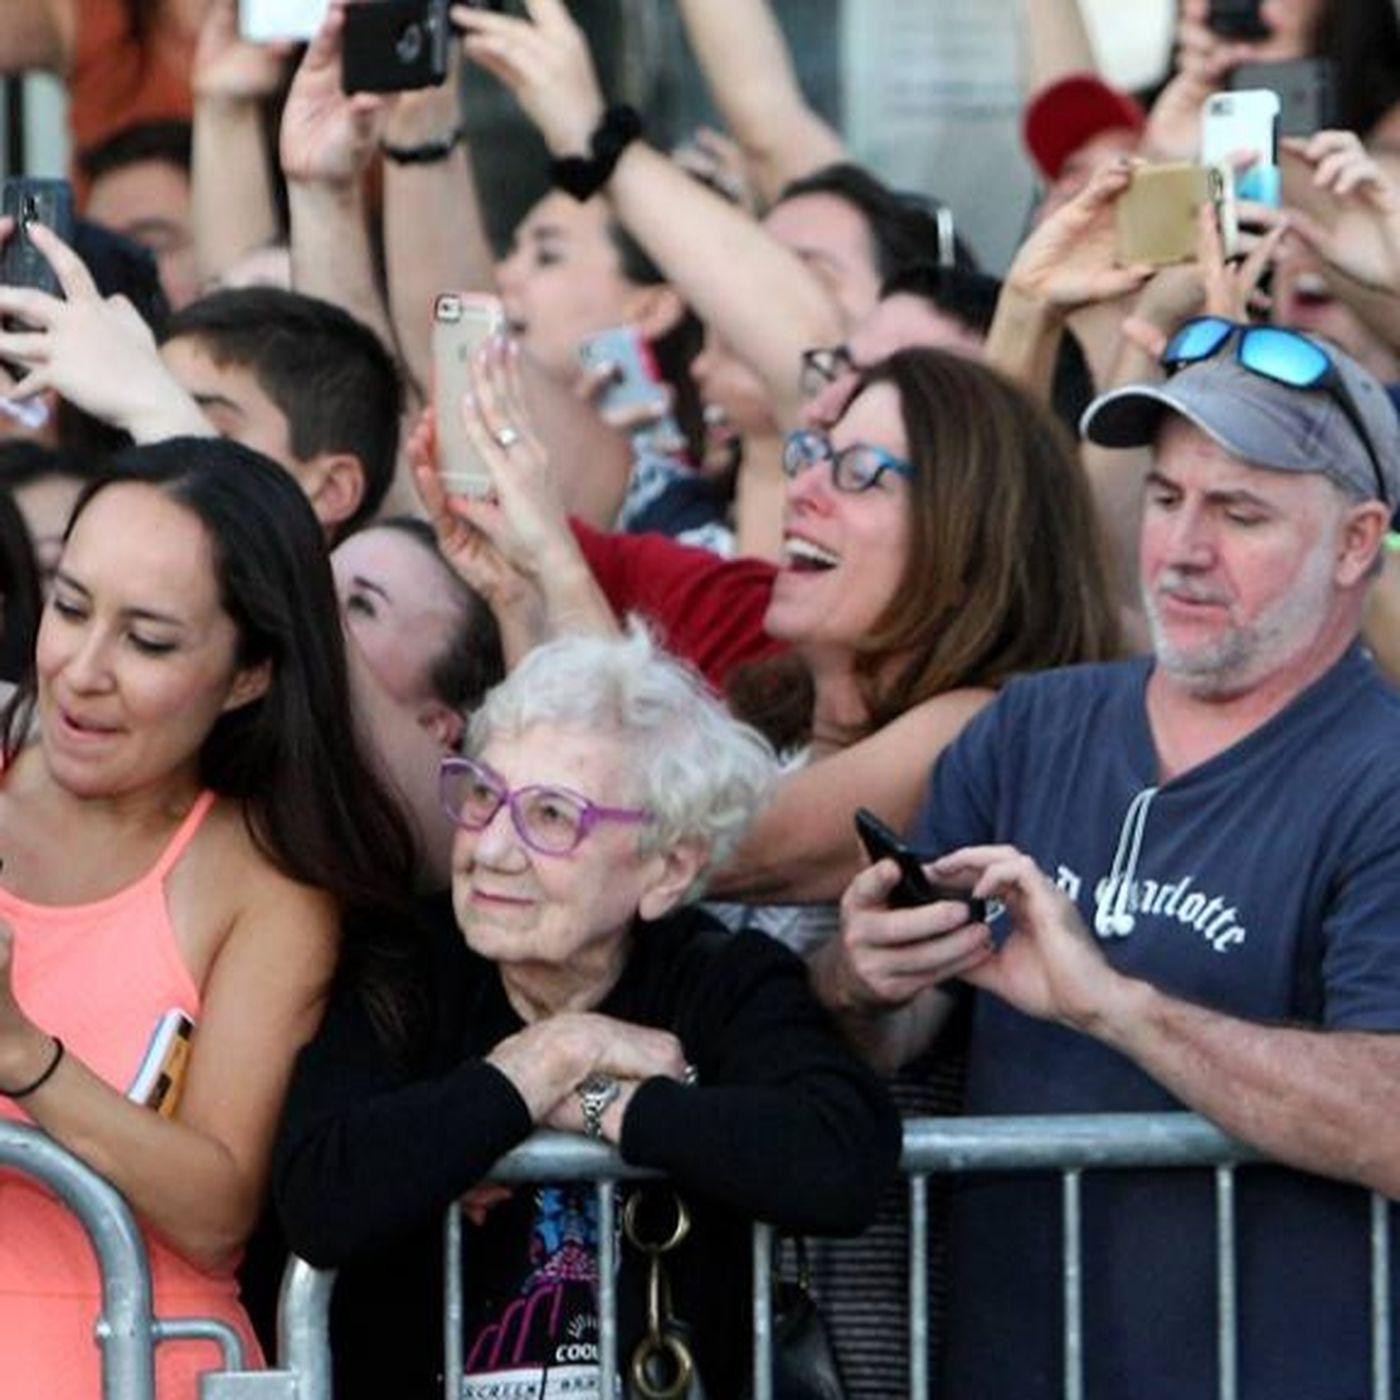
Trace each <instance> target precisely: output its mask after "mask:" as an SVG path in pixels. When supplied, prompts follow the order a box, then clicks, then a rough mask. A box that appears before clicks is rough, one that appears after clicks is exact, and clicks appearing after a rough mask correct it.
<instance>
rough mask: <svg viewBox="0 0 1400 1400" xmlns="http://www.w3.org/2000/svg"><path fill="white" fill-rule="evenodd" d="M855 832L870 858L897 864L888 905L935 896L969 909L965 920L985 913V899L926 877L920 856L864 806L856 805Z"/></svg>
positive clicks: (977, 920)
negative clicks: (897, 877) (897, 878)
mask: <svg viewBox="0 0 1400 1400" xmlns="http://www.w3.org/2000/svg"><path fill="white" fill-rule="evenodd" d="M856 834H857V835H858V836H859V837H860V842H861V845H863V846H864V847H865V849H866V853H867V854H868V855H869V856H870V859H871V860H872V861H877V860H892V861H894V863H895V864H896V865H897V866H899V882H898V884H896V885H895V887H894V889H892V890H891V891H890V895H889V906H890V908H891V909H913V908H915V907H916V906H918V905H920V904H932V903H933V902H934V901H935V900H938V899H955V900H958V901H959V902H960V903H962V904H966V905H967V907H968V908H969V909H970V910H971V911H972V913H971V916H970V917H969V919H968V923H970V924H976V923H981V922H982V921H983V920H984V919H985V918H986V917H987V905H986V901H985V900H981V899H973V898H972V896H971V895H970V894H968V893H967V891H966V890H959V889H954V888H953V886H951V885H940V884H936V883H935V882H934V881H933V880H930V879H929V877H928V876H927V875H925V874H924V863H923V861H922V859H920V857H919V856H918V855H917V854H916V853H915V852H914V851H913V850H912V849H911V848H910V847H909V846H907V845H906V844H905V843H904V842H903V841H902V840H901V839H900V837H899V835H898V833H896V832H894V831H892V830H891V829H890V828H889V827H888V826H886V825H885V823H884V822H882V821H881V820H880V818H879V817H877V816H876V815H875V813H874V812H872V811H871V810H870V809H869V808H868V807H858V808H856Z"/></svg>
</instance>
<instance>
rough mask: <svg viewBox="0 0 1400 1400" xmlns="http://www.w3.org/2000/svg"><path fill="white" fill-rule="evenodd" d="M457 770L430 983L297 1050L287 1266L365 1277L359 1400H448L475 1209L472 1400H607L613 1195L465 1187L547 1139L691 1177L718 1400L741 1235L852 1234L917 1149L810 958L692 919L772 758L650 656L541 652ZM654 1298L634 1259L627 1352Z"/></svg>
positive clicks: (632, 643) (355, 1383)
mask: <svg viewBox="0 0 1400 1400" xmlns="http://www.w3.org/2000/svg"><path fill="white" fill-rule="evenodd" d="M466 753H467V756H466V757H463V758H449V759H446V760H445V761H444V763H443V769H442V791H443V798H444V802H445V805H446V807H447V810H448V812H449V814H450V815H451V817H452V818H453V820H454V821H455V822H456V824H457V826H458V828H459V830H458V835H457V841H456V846H455V849H454V853H453V887H452V915H453V916H455V922H454V921H452V920H449V918H448V917H447V914H446V910H445V909H444V910H442V911H441V913H440V915H439V916H438V917H437V919H436V921H435V922H433V923H432V925H431V926H430V927H429V928H427V929H426V930H425V932H424V934H423V935H422V936H420V937H419V938H418V939H417V941H416V942H415V943H413V944H412V945H411V946H412V947H413V948H414V950H415V951H416V952H417V953H418V954H419V962H420V967H419V969H418V977H417V979H416V985H415V984H414V983H410V982H409V981H408V980H406V979H400V980H399V981H398V982H397V984H395V985H393V986H385V985H380V983H381V982H382V979H376V980H374V981H371V982H369V983H365V982H364V981H363V980H362V982H361V985H360V986H358V987H355V986H347V987H346V988H345V989H344V990H343V992H342V995H341V996H340V998H339V1000H338V1002H337V1003H336V1004H335V1006H334V1007H333V1009H332V1011H331V1013H330V1015H329V1016H328V1018H327V1021H326V1024H325V1026H324V1028H323V1030H322V1032H321V1034H320V1036H319V1037H318V1038H317V1040H316V1041H315V1042H314V1043H313V1044H312V1045H311V1046H309V1047H308V1048H307V1049H306V1050H305V1051H304V1052H303V1053H302V1056H301V1059H300V1061H299V1063H298V1067H297V1071H296V1074H295V1077H294V1084H293V1088H292V1092H291V1096H290V1103H289V1109H288V1114H287V1119H286V1121H285V1124H284V1127H283V1132H282V1138H281V1143H280V1145H279V1148H278V1151H277V1154H276V1165H275V1168H274V1175H275V1178H276V1184H275V1191H276V1196H277V1200H278V1203H279V1206H280V1209H281V1213H282V1217H283V1220H284V1222H285V1225H286V1228H287V1232H288V1235H289V1237H290V1240H291V1243H292V1247H293V1248H294V1249H295V1250H296V1251H297V1252H298V1253H300V1254H302V1255H303V1256H305V1257H306V1258H308V1259H309V1260H311V1261H312V1262H313V1263H315V1264H319V1265H323V1266H336V1267H339V1268H341V1269H342V1270H343V1273H342V1278H341V1282H340V1284H339V1287H338V1290H337V1298H338V1307H339V1309H340V1315H339V1318H338V1320H337V1324H336V1326H335V1328H334V1337H335V1345H336V1348H337V1370H336V1374H337V1381H338V1386H339V1390H340V1393H341V1394H343V1395H362V1394H363V1395H377V1396H382V1395H389V1394H392V1395H395V1396H413V1395H419V1394H422V1395H430V1394H441V1393H442V1392H441V1389H440V1387H441V1378H440V1376H439V1375H438V1374H437V1372H438V1357H439V1356H440V1354H441V1347H440V1342H439V1339H438V1329H439V1328H440V1319H441V1299H440V1296H439V1295H440V1289H441V1263H440V1247H439V1244H438V1240H439V1238H440V1235H441V1231H440V1218H441V1215H442V1213H443V1211H444V1210H445V1209H446V1208H447V1207H448V1206H449V1205H450V1204H451V1203H452V1202H453V1201H455V1200H457V1199H459V1198H461V1197H462V1196H463V1195H464V1193H468V1192H471V1195H470V1196H469V1197H468V1202H467V1204H468V1213H469V1215H470V1216H471V1218H472V1220H473V1222H474V1228H472V1229H471V1230H470V1231H469V1234H468V1241H467V1263H466V1290H467V1309H466V1314H467V1315H466V1319H465V1333H464V1337H463V1343H464V1355H465V1356H466V1358H467V1361H466V1371H467V1374H466V1376H465V1377H464V1378H463V1379H462V1382H461V1387H460V1394H461V1395H463V1396H478V1395H487V1394H491V1395H497V1394H512V1395H514V1394H517V1393H518V1394H522V1395H525V1394H528V1395H535V1394H545V1393H546V1390H545V1388H544V1387H545V1385H546V1378H547V1377H550V1378H552V1380H553V1383H554V1384H559V1383H561V1382H562V1381H564V1379H565V1378H566V1377H567V1379H568V1383H569V1385H570V1386H571V1387H573V1386H575V1384H577V1386H578V1387H579V1388H577V1389H574V1388H571V1389H570V1390H569V1391H568V1393H570V1394H574V1393H578V1394H594V1393H596V1384H597V1382H596V1374H597V1366H596V1358H597V1317H596V1304H595V1298H594V1284H595V1283H596V1278H595V1276H594V1261H593V1250H594V1246H595V1245H596V1236H597V1232H596V1221H595V1220H594V1218H593V1214H592V1195H593V1193H592V1191H591V1189H590V1188H589V1187H587V1186H585V1185H581V1184H575V1185H572V1186H569V1185H564V1186H557V1187H547V1188H543V1189H535V1190H532V1191H529V1192H525V1191H522V1192H519V1193H517V1194H515V1195H514V1196H512V1197H510V1198H509V1199H505V1200H503V1199H501V1197H502V1196H503V1194H504V1193H502V1192H500V1191H493V1190H490V1189H486V1190H481V1191H475V1192H473V1191H472V1188H473V1187H474V1186H476V1185H477V1183H479V1182H480V1181H481V1179H482V1177H484V1176H485V1175H486V1174H487V1172H488V1171H489V1170H490V1168H491V1164H492V1163H493V1162H494V1161H495V1160H496V1159H497V1158H498V1157H499V1156H501V1154H503V1153H504V1152H506V1151H508V1150H509V1149H510V1148H512V1147H514V1146H515V1145H516V1144H517V1143H519V1142H520V1141H521V1140H522V1139H524V1138H525V1137H527V1136H528V1135H529V1134H530V1133H531V1132H532V1131H533V1129H535V1128H536V1127H553V1128H562V1129H566V1130H570V1131H574V1132H586V1133H588V1134H590V1135H591V1136H594V1137H597V1138H602V1139H604V1140H606V1141H608V1142H611V1143H615V1144H616V1145H617V1146H618V1147H620V1149H621V1151H622V1155H623V1157H624V1158H625V1159H626V1160H627V1161H629V1162H632V1163H634V1164H637V1165H641V1166H647V1167H653V1168H657V1169H659V1170H660V1171H662V1172H664V1173H666V1174H667V1176H669V1177H670V1178H671V1181H672V1182H673V1183H674V1186H675V1188H676V1190H677V1191H678V1192H679V1194H680V1196H681V1197H682V1198H683V1199H684V1200H685V1202H686V1203H687V1206H688V1208H689V1211H690V1214H691V1217H692V1221H693V1226H692V1229H691V1231H690V1235H689V1237H688V1239H687V1240H686V1242H685V1243H684V1244H682V1245H681V1246H680V1247H679V1248H678V1249H676V1250H675V1251H674V1252H673V1253H672V1254H670V1255H668V1259H667V1272H668V1274H669V1276H670V1280H671V1285H672V1293H673V1301H674V1310H675V1313H676V1315H677V1316H678V1317H681V1318H684V1319H685V1321H686V1322H687V1323H688V1324H689V1327H690V1329H691V1333H692V1336H693V1341H694V1350H695V1352H696V1356H697V1360H698V1364H699V1368H700V1371H701V1374H702V1376H703V1377H704V1379H705V1384H706V1386H707V1388H708V1391H709V1393H710V1394H711V1395H714V1396H722V1395H734V1394H737V1393H738V1391H739V1387H740V1384H741V1381H740V1377H741V1374H742V1371H743V1366H744V1361H745V1358H746V1356H747V1354H748V1343H747V1299H746V1297H745V1295H746V1293H747V1290H746V1289H745V1288H744V1287H743V1286H742V1285H741V1284H740V1283H739V1281H740V1280H742V1279H744V1278H745V1277H746V1274H747V1252H746V1251H747V1233H746V1230H745V1225H744V1222H745V1218H746V1217H759V1218H762V1219H765V1220H768V1221H771V1222H773V1223H775V1224H777V1225H779V1226H780V1227H784V1228H787V1229H793V1230H804V1231H814V1232H833V1231H853V1230H857V1229H859V1228H861V1226H862V1225H863V1224H864V1223H865V1222H866V1220H867V1218H868V1216H869V1214H870V1212H871V1211H872V1209H873V1206H874V1202H875V1199H876V1197H877V1196H878V1194H879V1191H880V1189H881V1187H882V1186H883V1185H884V1184H885V1183H886V1182H887V1181H888V1179H889V1177H890V1174H891V1172H892V1170H893V1168H894V1164H895V1160H896V1155H897V1152H898V1146H899V1130H898V1123H897V1120H896V1117H895V1115H894V1112H893V1110H892V1108H891V1107H890V1106H889V1105H888V1104H887V1102H886V1100H885V1098H884V1095H883V1093H882V1091H881V1089H880V1087H879V1085H878V1083H877V1081H876V1080H875V1079H874V1078H873V1077H872V1075H871V1074H870V1073H869V1072H868V1071H867V1070H865V1069H864V1068H863V1067H862V1066H861V1065H859V1064H858V1063H857V1062H856V1061H855V1060H854V1059H853V1058H852V1057H851V1055H850V1054H849V1053H848V1052H847V1051H846V1050H845V1049H843V1048H842V1046H841V1045H840V1043H839V1042H838V1041H837V1039H836V1038H835V1036H834V1035H833V1034H832V1032H831V1031H830V1030H829V1029H828V1026H827V1024H826V1021H825V1019H824V1017H823V1015H822V1012H821V1010H820V1009H819V1008H818V1006H817V1005H816V1003H815V1002H814V1001H813V999H812V997H811V994H810V993H809V991H808V988H807V982H806V978H805V976H804V972H803V968H802V965H801V963H800V962H799V961H798V960H797V959H796V958H795V957H793V956H792V954H791V953H789V952H788V951H787V950H785V949H783V948H781V947H779V946H778V945H777V944H775V943H773V942H772V941H771V940H769V939H766V938H763V937H761V936H758V935H752V934H746V933H740V934H737V935H729V934H726V933H724V932H722V931H720V930H719V929H718V927H717V926H716V925H714V924H712V923H710V922H709V920H708V919H707V918H706V917H705V916H704V915H703V914H701V913H700V912H699V911H697V910H695V909H693V908H686V907H685V905H686V902H687V901H688V900H690V899H692V898H694V897H695V895H696V894H697V893H698V891H699V890H700V888H701V887H702V885H703V883H704V878H705V875H706V872H707V871H708V870H709V869H710V867H711V866H712V865H713V864H715V863H716V862H721V861H723V860H724V859H725V858H726V856H727V855H728V854H729V852H730V851H732V849H733V848H734V846H735V844H736V842H737V841H738V839H739V837H740V835H741V833H742V831H743V829H744V827H745V826H746V825H747V823H748V821H749V819H750V817H751V816H752V815H753V813H754V811H755V810H756V808H757V807H758V805H759V803H760V802H761V801H762V799H763V798H764V796H765V795H766V793H767V791H768V789H769V787H770V785H771V783H772V780H773V774H774V768H773V760H772V757H771V754H770V753H769V751H768V750H767V748H766V746H765V744H764V743H763V741H762V740H760V739H759V738H758V736H757V735H756V734H754V733H753V732H752V731H750V730H749V729H747V728H745V727H744V726H742V725H740V724H738V723H736V722H735V721H734V720H732V719H731V718H729V717H728V715H726V713H725V712H724V710H723V708H722V707H721V706H720V705H719V704H718V702H717V701H716V700H714V699H713V698H712V697H711V696H710V695H709V694H708V692H707V691H706V690H705V689H704V687H703V685H702V683H701V682H700V681H699V679H698V678H697V677H696V676H694V675H693V674H692V673H691V672H689V671H688V670H686V669H685V668H683V667H682V666H680V665H679V664H678V663H676V662H674V661H671V660H670V659H668V658H666V657H664V656H663V655H662V654H660V653H659V652H657V651H656V650H655V649H654V648H653V646H652V644H651V642H650V641H649V640H648V639H647V638H646V637H645V636H644V635H642V634H640V633H634V634H633V635H631V636H629V637H626V638H606V639H605V638H583V637H578V638H570V639H566V640H562V641H559V642H555V643H552V644H550V645H548V646H546V647H542V648H540V649H538V650H537V651H535V652H533V653H532V654H531V655H530V656H529V657H527V658H526V660H525V661H524V662H523V663H522V664H521V665H520V666H519V667H518V668H517V669H516V671H515V672H514V673H513V674H512V675H511V677H510V678H509V679H508V680H507V681H506V682H505V683H504V684H502V685H501V686H499V687H498V688H497V689H496V690H494V691H492V692H491V694H490V696H489V697H488V699H487V701H486V703H485V705H484V706H483V707H482V708H481V709H480V710H479V711H478V713H477V714H476V715H475V716H474V717H473V720H472V724H471V729H470V734H469V739H468V744H467V749H466ZM409 946H410V941H409V940H408V939H405V947H406V950H407V949H408V947H409ZM386 991H387V992H388V993H390V994H391V995H392V996H396V997H398V998H399V999H400V1001H401V1004H402V1005H403V1006H404V1008H405V1014H404V1016H403V1017H402V1021H403V1023H404V1024H405V1025H411V1026H414V1027H415V1029H417V1030H418V1032H419V1033H418V1034H417V1035H416V1036H413V1037H406V1038H403V1039H401V1040H400V1042H399V1043H397V1044H386V1043H384V1042H383V1040H382V1039H380V1038H378V1037H377V1036H376V1034H375V1032H374V1030H373V1029H372V1022H371V1019H370V1017H369V1016H368V1015H367V1014H366V1010H365V1000H366V997H367V996H376V995H382V994H384V993H385V992H386ZM415 998H416V1001H415ZM415 1007H416V1010H415ZM645 1274H646V1270H645V1268H644V1261H643V1259H642V1258H641V1256H640V1255H639V1254H638V1253H637V1252H636V1251H635V1250H633V1249H631V1248H630V1247H628V1248H624V1250H623V1262H622V1278H621V1281H620V1326H621V1338H622V1343H623V1347H624V1354H626V1352H627V1351H628V1350H629V1349H630V1347H631V1346H632V1345H634V1344H635V1343H636V1341H637V1339H638V1338H639V1336H640V1335H641V1331H642V1319H643V1315H644V1292H645V1289H644V1284H645ZM569 1368H573V1369H569ZM589 1379H592V1382H593V1385H594V1387H595V1389H587V1388H586V1382H587V1381H588V1380H589ZM512 1386H514V1387H518V1389H517V1388H512ZM493 1387H494V1388H493ZM549 1393H553V1392H552V1391H550V1392H549Z"/></svg>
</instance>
